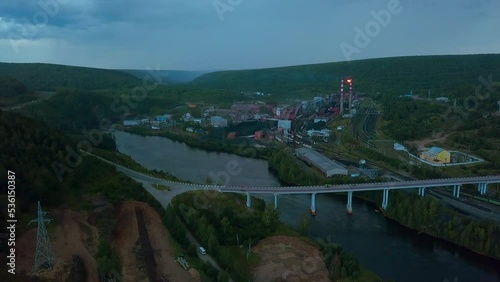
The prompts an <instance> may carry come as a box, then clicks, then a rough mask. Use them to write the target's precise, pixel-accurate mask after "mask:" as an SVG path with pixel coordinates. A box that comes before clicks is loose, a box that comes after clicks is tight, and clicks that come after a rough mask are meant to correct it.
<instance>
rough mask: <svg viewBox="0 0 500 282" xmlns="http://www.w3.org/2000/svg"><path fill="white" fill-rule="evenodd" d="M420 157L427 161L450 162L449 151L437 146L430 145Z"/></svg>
mask: <svg viewBox="0 0 500 282" xmlns="http://www.w3.org/2000/svg"><path fill="white" fill-rule="evenodd" d="M420 158H421V159H423V160H426V161H428V162H435V163H442V164H448V163H450V152H449V151H447V150H445V149H443V148H439V147H432V148H430V149H429V150H427V151H425V152H422V153H421V154H420Z"/></svg>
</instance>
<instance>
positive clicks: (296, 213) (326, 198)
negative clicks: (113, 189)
mask: <svg viewBox="0 0 500 282" xmlns="http://www.w3.org/2000/svg"><path fill="white" fill-rule="evenodd" d="M114 134H115V138H116V144H117V148H118V150H119V151H120V152H122V153H124V154H127V155H129V156H130V157H132V158H133V159H134V160H136V161H137V162H138V163H140V164H142V165H143V166H144V167H146V168H149V169H157V170H164V171H167V172H170V173H172V174H173V175H175V176H177V177H178V178H180V179H185V180H191V181H196V182H205V181H206V179H207V177H210V176H213V177H215V176H217V175H219V176H222V178H221V179H222V180H223V181H224V184H226V185H228V184H230V185H242V186H244V185H250V184H251V185H254V186H278V185H280V183H279V181H278V179H277V178H276V177H275V176H274V175H273V174H272V173H271V172H269V171H268V166H267V162H266V161H264V160H255V159H248V158H244V157H239V156H236V155H232V154H226V153H214V152H206V151H203V150H200V149H196V148H192V147H189V146H187V145H185V144H183V143H179V142H175V141H172V140H170V139H167V138H163V137H157V136H138V135H131V134H128V133H125V132H115V133H114ZM257 196H260V197H261V198H263V199H265V200H268V201H271V200H272V196H269V195H257ZM345 204H346V197H344V196H341V195H338V196H333V195H320V194H319V195H317V197H316V209H317V215H316V216H315V217H311V229H310V237H311V238H312V239H316V238H326V237H327V236H330V237H331V240H332V241H333V242H338V243H340V244H342V246H343V248H344V249H345V250H346V251H348V252H350V253H352V254H354V255H355V256H356V257H357V258H358V260H359V262H360V263H361V265H362V266H363V267H364V268H366V269H368V270H371V271H373V272H375V273H377V274H378V275H379V276H381V277H382V278H384V279H394V280H395V281H403V282H422V281H425V282H434V281H435V282H444V281H449V282H469V281H470V282H495V281H496V282H500V263H499V262H497V261H494V260H490V259H487V258H484V257H482V256H479V255H476V254H474V253H472V252H470V251H468V250H466V249H464V248H460V247H457V246H455V245H453V244H450V243H447V242H444V241H442V240H438V239H434V238H432V237H429V236H426V235H423V234H420V235H418V234H417V233H416V232H414V231H411V230H408V229H407V228H404V227H401V226H400V225H399V224H397V223H396V222H393V221H391V220H389V219H387V218H385V217H384V216H382V215H381V214H380V213H375V212H374V209H375V206H374V205H373V204H371V203H368V202H365V201H362V200H358V199H353V211H354V215H352V216H348V215H346V213H345ZM309 206H310V197H309V196H307V195H286V196H279V198H278V208H279V209H280V212H281V218H282V220H283V221H284V222H285V223H287V224H290V225H292V226H297V225H298V223H299V220H300V218H301V217H302V216H304V215H308V214H309Z"/></svg>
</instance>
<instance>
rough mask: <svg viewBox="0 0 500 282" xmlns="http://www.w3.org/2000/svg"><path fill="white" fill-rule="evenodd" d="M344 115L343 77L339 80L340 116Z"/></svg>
mask: <svg viewBox="0 0 500 282" xmlns="http://www.w3.org/2000/svg"><path fill="white" fill-rule="evenodd" d="M343 113H344V77H341V78H340V115H342V114H343Z"/></svg>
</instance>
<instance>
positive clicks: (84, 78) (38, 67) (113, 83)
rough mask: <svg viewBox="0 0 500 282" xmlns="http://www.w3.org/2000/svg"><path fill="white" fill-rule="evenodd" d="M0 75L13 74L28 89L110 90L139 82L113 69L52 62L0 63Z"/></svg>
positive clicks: (131, 76)
mask: <svg viewBox="0 0 500 282" xmlns="http://www.w3.org/2000/svg"><path fill="white" fill-rule="evenodd" d="M0 76H11V77H15V78H16V79H18V80H19V81H21V82H22V83H24V84H25V85H26V87H28V88H29V89H30V90H37V91H54V90H56V89H58V88H77V89H87V90H95V89H110V88H120V87H131V86H135V85H142V81H141V80H139V79H137V78H136V77H134V76H133V75H130V74H128V73H124V72H121V71H117V70H105V69H96V68H86V67H73V66H64V65H54V64H38V63H33V64H31V63H30V64H17V63H0Z"/></svg>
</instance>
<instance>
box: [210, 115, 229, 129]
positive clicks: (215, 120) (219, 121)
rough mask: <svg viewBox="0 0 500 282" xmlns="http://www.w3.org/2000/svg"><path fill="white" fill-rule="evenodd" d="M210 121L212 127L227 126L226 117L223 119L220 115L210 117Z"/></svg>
mask: <svg viewBox="0 0 500 282" xmlns="http://www.w3.org/2000/svg"><path fill="white" fill-rule="evenodd" d="M210 122H211V123H212V126H213V127H226V126H227V119H224V118H222V117H220V116H213V117H211V118H210Z"/></svg>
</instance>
